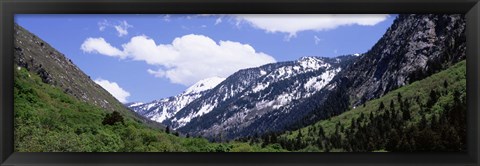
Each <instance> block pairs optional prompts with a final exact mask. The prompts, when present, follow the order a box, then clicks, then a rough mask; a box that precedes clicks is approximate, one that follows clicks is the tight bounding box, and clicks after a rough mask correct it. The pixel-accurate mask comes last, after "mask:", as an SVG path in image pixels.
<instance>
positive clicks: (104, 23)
mask: <svg viewBox="0 0 480 166" xmlns="http://www.w3.org/2000/svg"><path fill="white" fill-rule="evenodd" d="M107 26H109V24H108V21H107V20H103V21H101V22H98V30H100V31H104V30H105V28H107Z"/></svg>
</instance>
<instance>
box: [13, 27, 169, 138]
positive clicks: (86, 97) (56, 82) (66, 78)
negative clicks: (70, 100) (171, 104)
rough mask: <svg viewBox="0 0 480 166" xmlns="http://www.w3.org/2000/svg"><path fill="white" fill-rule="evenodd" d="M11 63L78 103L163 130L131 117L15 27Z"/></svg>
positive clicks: (72, 67) (69, 64)
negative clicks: (61, 91)
mask: <svg viewBox="0 0 480 166" xmlns="http://www.w3.org/2000/svg"><path fill="white" fill-rule="evenodd" d="M14 30H15V34H14V36H15V41H14V50H15V52H14V62H15V64H17V65H18V66H19V67H23V68H26V69H27V70H28V71H30V72H34V73H36V74H38V75H39V76H40V78H41V79H42V82H44V83H46V84H49V85H51V86H54V87H58V88H60V89H62V90H63V92H64V93H66V94H69V95H71V96H74V97H75V98H77V99H78V100H80V101H83V102H87V103H90V104H93V105H95V106H98V107H101V108H103V109H105V110H107V111H110V112H112V111H119V112H121V113H122V114H124V115H126V116H129V117H133V118H135V119H136V120H138V121H141V122H144V123H148V124H150V125H151V126H155V127H160V128H163V126H162V125H160V124H159V123H156V122H153V121H150V120H148V119H145V118H143V117H142V116H139V115H138V114H135V113H134V112H132V111H130V109H128V108H127V107H125V106H124V105H123V104H122V103H120V102H119V101H118V100H117V99H115V97H113V96H112V95H111V94H110V93H108V92H107V91H106V90H105V89H103V88H102V87H101V86H100V85H98V84H97V83H95V82H94V81H92V80H91V79H90V76H88V75H86V74H85V73H83V71H81V70H80V69H79V68H78V67H77V66H76V65H75V64H74V63H73V62H72V60H70V59H68V58H66V57H65V55H63V54H62V53H60V52H58V51H57V50H56V49H55V48H53V47H52V46H50V45H49V44H48V43H46V42H45V41H43V40H42V39H40V38H39V37H37V36H36V35H34V34H32V33H30V32H29V31H27V30H26V29H24V28H23V27H21V26H19V25H17V24H15V26H14Z"/></svg>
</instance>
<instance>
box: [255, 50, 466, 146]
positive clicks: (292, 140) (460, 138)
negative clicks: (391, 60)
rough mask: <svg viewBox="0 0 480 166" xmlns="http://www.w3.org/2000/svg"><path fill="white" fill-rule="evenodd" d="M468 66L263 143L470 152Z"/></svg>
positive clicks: (269, 137) (267, 138)
mask: <svg viewBox="0 0 480 166" xmlns="http://www.w3.org/2000/svg"><path fill="white" fill-rule="evenodd" d="M466 110H467V109H466V62H465V60H464V61H462V62H459V63H457V64H456V65H454V66H452V67H450V68H449V69H447V70H445V71H442V72H439V73H437V74H434V75H432V76H430V77H428V78H426V79H423V80H420V81H416V82H414V83H412V84H410V85H406V86H404V87H402V88H399V89H397V90H394V91H392V92H390V93H388V94H386V95H384V96H382V97H380V98H378V99H374V100H371V101H368V102H366V103H365V104H364V105H361V106H358V107H356V108H353V109H351V110H350V111H347V112H345V113H343V114H341V115H339V116H335V117H332V118H330V119H327V120H322V121H319V122H317V123H316V124H314V125H310V126H307V127H304V128H302V129H300V130H296V131H289V132H286V133H284V134H282V135H278V134H269V135H266V136H263V137H262V138H261V139H262V142H263V144H264V145H268V144H274V143H275V144H280V145H281V146H282V147H284V148H286V149H288V150H292V151H355V152H362V151H459V150H460V151H464V150H466V116H465V115H466Z"/></svg>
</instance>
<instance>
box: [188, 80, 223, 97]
mask: <svg viewBox="0 0 480 166" xmlns="http://www.w3.org/2000/svg"><path fill="white" fill-rule="evenodd" d="M223 80H225V78H220V77H211V78H207V79H203V80H200V81H198V82H197V83H195V84H194V85H192V86H190V87H189V88H188V89H187V90H185V92H184V93H186V94H192V93H200V92H203V91H206V90H209V89H212V88H214V87H215V86H217V85H218V84H219V83H220V82H222V81H223Z"/></svg>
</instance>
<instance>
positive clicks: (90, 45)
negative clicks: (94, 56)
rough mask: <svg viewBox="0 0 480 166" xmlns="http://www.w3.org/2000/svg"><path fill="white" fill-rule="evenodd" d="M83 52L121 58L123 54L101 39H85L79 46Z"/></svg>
mask: <svg viewBox="0 0 480 166" xmlns="http://www.w3.org/2000/svg"><path fill="white" fill-rule="evenodd" d="M80 48H81V49H82V50H83V52H87V53H99V54H102V55H107V56H119V57H122V58H123V55H124V54H123V52H122V51H120V50H119V49H117V48H115V47H113V46H112V45H110V43H107V42H106V41H105V39H103V38H87V39H86V40H85V41H84V42H83V44H82V45H81V46H80Z"/></svg>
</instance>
